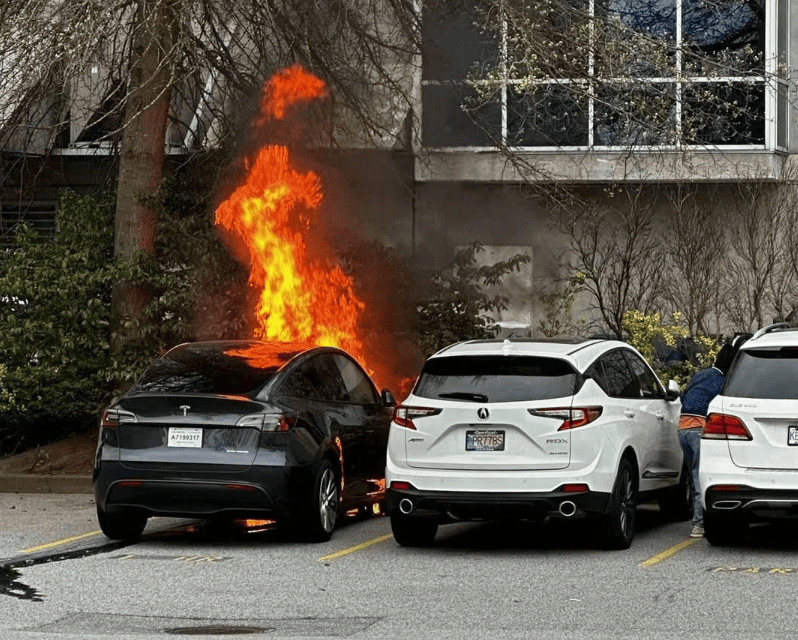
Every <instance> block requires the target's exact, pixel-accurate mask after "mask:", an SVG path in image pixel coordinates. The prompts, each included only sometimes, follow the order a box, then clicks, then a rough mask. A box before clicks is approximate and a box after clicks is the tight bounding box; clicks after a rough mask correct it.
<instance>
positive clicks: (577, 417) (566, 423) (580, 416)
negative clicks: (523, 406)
mask: <svg viewBox="0 0 798 640" xmlns="http://www.w3.org/2000/svg"><path fill="white" fill-rule="evenodd" d="M603 410H604V409H603V408H602V407H555V408H552V409H528V411H529V413H530V414H532V415H533V416H544V417H546V418H560V419H561V420H562V421H563V422H562V424H561V425H560V426H559V427H558V429H557V431H565V430H567V429H575V428H576V427H583V426H584V425H586V424H590V423H591V422H593V421H594V420H596V419H597V418H598V417H599V416H600V415H601V413H602V411H603Z"/></svg>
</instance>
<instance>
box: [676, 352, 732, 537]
mask: <svg viewBox="0 0 798 640" xmlns="http://www.w3.org/2000/svg"><path fill="white" fill-rule="evenodd" d="M735 353H736V349H735V348H734V347H733V346H732V345H731V344H729V343H727V344H724V345H723V346H722V347H721V349H720V351H719V352H718V355H717V356H716V357H715V364H714V366H712V367H708V368H707V369H701V370H700V371H696V372H695V373H694V374H693V377H692V378H690V382H689V383H688V384H687V388H686V389H685V390H684V393H682V411H681V416H680V417H679V444H681V445H682V450H683V451H684V461H685V465H686V466H687V469H689V470H690V478H691V486H692V492H693V528H692V529H691V531H690V537H691V538H703V537H704V510H703V508H702V507H701V488H700V487H699V485H698V461H699V454H700V451H701V430H702V429H703V428H704V424H705V423H706V421H707V408H708V407H709V403H710V402H711V401H712V399H713V398H714V397H715V396H716V395H718V394H719V393H720V390H721V389H722V388H723V383H724V381H725V380H726V373H728V371H729V367H730V366H731V363H732V360H734V355H735Z"/></svg>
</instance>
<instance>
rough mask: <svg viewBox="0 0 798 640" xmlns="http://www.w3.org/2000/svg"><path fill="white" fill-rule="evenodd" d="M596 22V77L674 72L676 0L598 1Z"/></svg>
mask: <svg viewBox="0 0 798 640" xmlns="http://www.w3.org/2000/svg"><path fill="white" fill-rule="evenodd" d="M595 24H596V27H595V30H596V33H595V39H596V47H595V67H596V74H597V75H598V76H599V77H602V78H623V77H634V78H656V77H670V76H673V75H674V74H675V62H676V58H675V55H674V52H675V50H676V0H598V1H597V2H596V23H595Z"/></svg>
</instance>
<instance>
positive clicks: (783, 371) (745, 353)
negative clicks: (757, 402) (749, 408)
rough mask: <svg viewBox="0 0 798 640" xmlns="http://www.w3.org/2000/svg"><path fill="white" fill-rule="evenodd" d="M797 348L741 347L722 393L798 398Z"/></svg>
mask: <svg viewBox="0 0 798 640" xmlns="http://www.w3.org/2000/svg"><path fill="white" fill-rule="evenodd" d="M796 379H798V351H796V350H794V349H791V348H784V349H779V350H765V349H761V350H760V349H757V350H742V351H740V354H739V355H738V356H737V360H736V361H735V364H734V370H733V371H732V372H731V373H730V374H729V378H728V380H727V381H726V386H725V387H724V389H723V395H725V396H728V397H730V398H765V399H774V400H796V399H798V385H796V384H795V380H796Z"/></svg>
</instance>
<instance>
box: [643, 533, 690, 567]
mask: <svg viewBox="0 0 798 640" xmlns="http://www.w3.org/2000/svg"><path fill="white" fill-rule="evenodd" d="M699 539H700V538H688V539H687V540H685V541H684V542H680V543H679V544H675V545H673V546H672V547H671V548H670V549H665V551H663V552H662V553H658V554H657V555H655V556H654V557H653V558H649V559H648V560H646V561H645V562H641V563H640V564H639V565H638V566H641V567H650V566H651V565H653V564H657V563H658V562H662V561H663V560H666V559H667V558H670V557H671V556H672V555H673V554H675V553H678V552H679V551H681V550H682V549H686V548H687V547H689V546H690V545H693V544H695V543H696V542H698V541H699Z"/></svg>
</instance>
